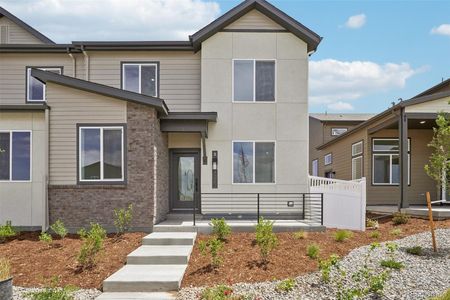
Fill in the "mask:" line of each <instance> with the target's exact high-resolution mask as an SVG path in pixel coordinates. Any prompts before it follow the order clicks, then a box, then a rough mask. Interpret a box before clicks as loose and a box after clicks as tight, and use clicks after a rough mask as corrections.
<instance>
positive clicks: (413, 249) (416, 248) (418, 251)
mask: <svg viewBox="0 0 450 300" xmlns="http://www.w3.org/2000/svg"><path fill="white" fill-rule="evenodd" d="M406 253H409V254H412V255H422V254H423V250H422V247H420V246H414V247H410V248H406Z"/></svg>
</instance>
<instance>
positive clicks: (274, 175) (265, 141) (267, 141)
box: [231, 140, 277, 185]
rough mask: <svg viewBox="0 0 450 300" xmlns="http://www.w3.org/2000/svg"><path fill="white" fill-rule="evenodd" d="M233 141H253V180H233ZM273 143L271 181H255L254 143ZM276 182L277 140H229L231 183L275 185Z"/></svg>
mask: <svg viewBox="0 0 450 300" xmlns="http://www.w3.org/2000/svg"><path fill="white" fill-rule="evenodd" d="M234 143H253V182H234ZM256 143H273V165H274V171H273V182H256V177H255V170H256V168H255V159H256V155H255V151H256V148H255V144H256ZM276 183H277V142H276V141H275V140H232V141H231V184H232V185H275V184H276Z"/></svg>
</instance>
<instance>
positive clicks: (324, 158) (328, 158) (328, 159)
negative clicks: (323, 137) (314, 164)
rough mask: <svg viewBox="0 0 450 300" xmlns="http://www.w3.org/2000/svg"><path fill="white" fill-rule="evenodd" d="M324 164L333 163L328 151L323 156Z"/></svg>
mask: <svg viewBox="0 0 450 300" xmlns="http://www.w3.org/2000/svg"><path fill="white" fill-rule="evenodd" d="M323 160H324V165H325V166H327V165H331V164H332V163H333V155H332V154H331V153H328V154H327V155H325V156H324V157H323Z"/></svg>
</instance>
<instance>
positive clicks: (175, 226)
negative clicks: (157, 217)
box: [153, 222, 197, 232]
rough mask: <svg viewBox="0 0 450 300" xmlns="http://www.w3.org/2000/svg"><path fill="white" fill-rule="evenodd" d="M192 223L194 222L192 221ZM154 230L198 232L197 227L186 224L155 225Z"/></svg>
mask: <svg viewBox="0 0 450 300" xmlns="http://www.w3.org/2000/svg"><path fill="white" fill-rule="evenodd" d="M190 224H192V222H190ZM153 232H197V228H196V227H195V226H192V225H186V224H167V225H166V224H165V225H160V224H156V225H153Z"/></svg>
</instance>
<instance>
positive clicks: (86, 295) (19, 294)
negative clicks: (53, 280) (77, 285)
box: [13, 286, 101, 300]
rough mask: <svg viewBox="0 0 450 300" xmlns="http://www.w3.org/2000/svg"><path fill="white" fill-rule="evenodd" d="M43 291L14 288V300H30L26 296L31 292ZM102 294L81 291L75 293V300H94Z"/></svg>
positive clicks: (94, 291) (92, 290)
mask: <svg viewBox="0 0 450 300" xmlns="http://www.w3.org/2000/svg"><path fill="white" fill-rule="evenodd" d="M39 290H41V289H39V288H25V287H17V286H15V287H14V288H13V300H30V298H29V297H26V294H28V293H30V292H36V291H39ZM100 294H101V292H100V291H99V290H96V289H80V290H77V291H76V292H74V297H75V300H93V299H95V298H96V297H98V296H99V295H100Z"/></svg>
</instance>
